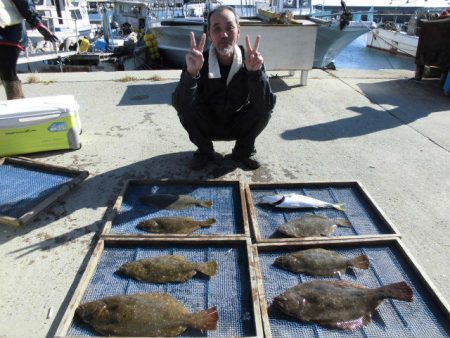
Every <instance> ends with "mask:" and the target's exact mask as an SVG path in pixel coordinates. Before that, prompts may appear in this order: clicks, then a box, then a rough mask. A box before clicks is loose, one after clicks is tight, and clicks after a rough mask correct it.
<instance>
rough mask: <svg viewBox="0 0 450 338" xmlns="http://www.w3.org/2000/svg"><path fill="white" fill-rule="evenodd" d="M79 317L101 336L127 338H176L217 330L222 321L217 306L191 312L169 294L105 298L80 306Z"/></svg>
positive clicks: (78, 309)
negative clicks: (185, 334)
mask: <svg viewBox="0 0 450 338" xmlns="http://www.w3.org/2000/svg"><path fill="white" fill-rule="evenodd" d="M76 314H77V316H79V317H80V318H81V319H82V320H83V321H84V322H86V323H87V324H89V325H91V326H92V327H93V328H94V329H95V330H96V331H97V332H99V333H101V334H104V335H108V336H112V335H114V336H128V337H161V336H164V337H168V336H169V337H173V336H178V335H180V334H181V333H183V332H184V331H185V330H186V329H187V328H188V327H189V328H193V329H197V330H201V331H204V330H215V329H216V327H217V321H218V318H219V316H218V314H217V310H216V308H215V307H213V308H210V309H208V310H204V311H200V312H197V313H189V311H188V310H187V309H186V308H185V307H184V306H183V305H182V304H181V303H180V302H178V301H177V300H176V299H174V298H172V297H171V296H170V295H168V294H166V293H138V294H132V295H120V296H113V297H106V298H103V299H100V300H96V301H93V302H89V303H85V304H81V305H80V306H78V308H77V309H76Z"/></svg>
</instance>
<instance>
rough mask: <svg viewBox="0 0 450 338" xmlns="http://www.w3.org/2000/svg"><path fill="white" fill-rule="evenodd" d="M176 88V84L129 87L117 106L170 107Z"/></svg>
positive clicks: (153, 83) (155, 83)
mask: <svg viewBox="0 0 450 338" xmlns="http://www.w3.org/2000/svg"><path fill="white" fill-rule="evenodd" d="M176 86H177V82H170V83H157V82H152V83H151V84H139V85H129V86H127V89H126V90H125V93H124V94H123V96H122V99H121V100H120V102H119V104H118V106H142V105H152V104H168V105H170V104H171V102H172V93H173V91H174V90H175V87H176Z"/></svg>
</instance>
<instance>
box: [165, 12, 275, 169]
mask: <svg viewBox="0 0 450 338" xmlns="http://www.w3.org/2000/svg"><path fill="white" fill-rule="evenodd" d="M207 33H208V37H209V38H210V39H211V47H210V48H209V49H208V50H206V51H204V52H203V48H204V46H205V42H206V34H205V33H204V34H203V35H202V37H201V39H200V41H199V43H198V44H197V42H196V41H195V36H194V33H193V32H191V37H190V38H191V50H190V51H189V52H188V53H187V55H186V64H185V65H184V67H183V71H182V73H181V78H180V82H179V83H178V86H177V88H176V89H175V92H174V93H173V96H172V104H173V106H174V107H175V109H176V110H177V112H178V117H179V118H180V121H181V124H182V125H183V127H184V128H185V129H186V131H187V132H188V134H189V139H190V140H191V142H192V143H194V144H195V145H196V146H197V148H198V149H197V151H196V152H195V153H194V157H193V161H192V163H191V165H190V167H191V169H193V170H200V169H202V168H204V167H205V166H206V165H207V164H208V163H209V162H217V161H218V159H219V158H220V157H221V155H220V154H217V153H216V152H215V151H214V146H213V143H212V141H214V140H223V141H228V140H236V143H235V146H234V148H233V151H232V153H231V154H230V155H228V156H229V157H230V158H231V159H232V160H233V161H236V162H238V163H240V164H242V165H243V166H244V167H246V168H248V169H252V170H253V169H257V168H259V167H260V163H259V161H258V160H257V159H256V157H255V154H256V149H255V140H256V137H257V136H258V135H259V134H260V133H261V132H262V131H263V129H264V128H265V127H266V126H267V123H268V122H269V119H270V117H271V114H272V110H273V108H274V106H275V100H276V96H275V95H274V94H273V93H272V91H271V88H270V84H269V79H268V77H267V75H266V73H265V69H264V64H263V57H262V55H261V53H260V52H259V51H258V48H259V43H260V39H261V37H260V36H257V38H256V41H255V44H254V46H253V47H252V46H251V45H250V38H249V37H248V36H247V37H246V40H245V42H246V51H244V48H243V47H242V46H238V45H237V42H238V40H239V35H240V26H239V18H238V16H237V14H236V13H235V11H234V9H233V8H232V7H228V6H219V7H216V8H215V9H214V10H212V11H211V12H210V13H209V15H208V22H207Z"/></svg>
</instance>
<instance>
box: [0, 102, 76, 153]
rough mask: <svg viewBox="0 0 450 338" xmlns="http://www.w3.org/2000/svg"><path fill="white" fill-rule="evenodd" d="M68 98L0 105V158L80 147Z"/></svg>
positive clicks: (74, 111)
mask: <svg viewBox="0 0 450 338" xmlns="http://www.w3.org/2000/svg"><path fill="white" fill-rule="evenodd" d="M79 107H80V106H79V105H78V103H77V101H76V100H75V98H74V97H73V96H72V95H58V96H46V97H33V98H26V99H19V100H8V101H0V156H11V155H19V154H28V153H35V152H39V151H48V150H58V149H79V148H80V147H81V142H80V134H81V121H80V116H79V114H78V109H79Z"/></svg>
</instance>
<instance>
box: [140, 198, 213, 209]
mask: <svg viewBox="0 0 450 338" xmlns="http://www.w3.org/2000/svg"><path fill="white" fill-rule="evenodd" d="M140 201H141V202H142V203H144V204H147V205H150V206H152V207H154V208H158V209H167V210H182V209H187V208H192V207H194V206H199V207H203V208H211V206H212V202H211V201H205V200H197V199H195V198H193V197H191V196H189V195H172V194H152V195H147V196H143V197H141V198H140Z"/></svg>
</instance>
